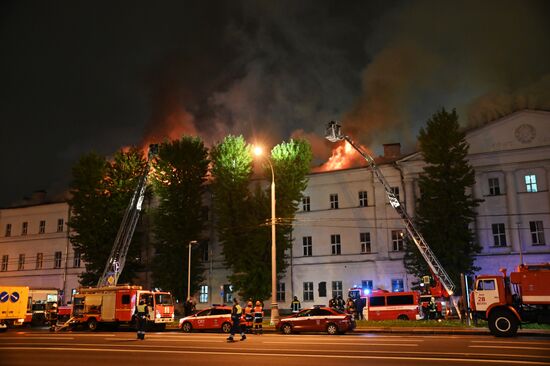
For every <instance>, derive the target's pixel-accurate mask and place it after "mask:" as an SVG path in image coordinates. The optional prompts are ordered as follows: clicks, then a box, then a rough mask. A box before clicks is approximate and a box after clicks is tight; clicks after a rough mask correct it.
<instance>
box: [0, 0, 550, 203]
mask: <svg viewBox="0 0 550 366" xmlns="http://www.w3.org/2000/svg"><path fill="white" fill-rule="evenodd" d="M549 14H550V2H549V1H505V0H498V1H462V0H461V1H458V0H457V1H442V0H439V1H435V0H434V1H388V0H383V1H366V0H365V1H344V0H338V1H323V0H311V1H300V0H289V1H282V0H272V1H244V0H243V1H237V0H227V1H207V0H202V1H185V0H180V1H147V2H145V1H143V2H141V1H79V0H70V1H24V0H23V1H22V0H18V1H6V0H4V1H2V2H0V47H1V48H0V123H1V124H0V126H1V130H0V154H1V158H0V159H1V160H0V162H1V168H2V170H1V172H2V173H1V180H0V207H7V206H9V205H12V204H19V203H21V199H22V198H23V197H24V196H28V195H30V194H31V193H32V192H33V191H35V190H47V191H48V193H49V195H50V197H52V198H54V197H56V196H58V195H59V194H60V193H62V192H63V191H64V190H66V188H67V185H68V182H69V181H70V175H71V166H72V165H73V164H74V163H75V162H76V161H77V159H78V158H79V157H80V156H81V155H83V154H85V153H88V152H91V151H95V152H97V153H100V154H103V155H105V156H111V155H112V154H113V153H114V152H115V151H117V150H118V149H120V148H121V147H123V146H128V145H137V146H143V145H145V144H147V143H149V142H152V141H162V140H163V139H164V138H175V137H179V136H181V134H192V135H199V136H201V137H202V138H203V139H204V140H205V142H206V143H207V144H208V145H210V144H212V143H215V142H217V141H219V140H220V139H221V138H223V137H224V136H225V135H227V134H229V133H233V134H243V135H245V137H246V138H247V139H249V140H250V141H264V142H265V143H266V144H267V145H271V146H272V145H274V144H277V143H279V142H280V141H281V140H288V139H289V138H290V137H297V136H302V137H306V138H308V139H310V141H311V143H312V144H313V147H314V153H315V155H316V163H320V162H323V161H324V160H326V158H327V157H328V156H329V155H330V148H331V146H330V145H328V143H325V142H323V139H322V136H323V132H324V127H325V124H326V123H327V122H328V121H330V120H333V119H337V120H341V121H342V123H343V125H344V128H345V129H346V132H347V133H348V134H350V135H352V136H353V137H354V139H355V140H356V141H358V142H361V143H362V144H364V145H366V146H369V147H370V148H371V149H373V150H374V151H375V152H377V153H380V152H381V151H380V150H379V149H380V147H381V144H383V143H389V142H401V144H402V146H403V150H404V151H405V152H412V151H414V149H415V140H416V135H417V132H418V129H419V128H420V127H421V126H422V125H423V124H424V123H425V121H426V119H427V118H428V117H429V116H430V115H431V114H433V113H434V112H435V111H436V110H437V109H439V108H441V107H446V108H447V109H452V108H456V109H457V111H458V112H459V115H460V118H461V123H462V125H463V126H465V127H473V126H478V125H481V124H483V123H486V122H487V121H490V120H492V119H495V118H498V117H500V116H503V115H505V114H508V113H511V112H513V111H515V110H520V109H524V108H533V109H544V110H550V47H549V45H550V21H549V20H548V19H549Z"/></svg>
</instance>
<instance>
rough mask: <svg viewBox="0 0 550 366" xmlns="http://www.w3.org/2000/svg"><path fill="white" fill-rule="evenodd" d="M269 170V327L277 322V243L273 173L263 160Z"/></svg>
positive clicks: (259, 150)
mask: <svg viewBox="0 0 550 366" xmlns="http://www.w3.org/2000/svg"><path fill="white" fill-rule="evenodd" d="M254 155H256V156H262V155H263V149H262V148H261V147H260V146H256V147H254ZM265 160H266V161H267V163H268V164H269V168H271V321H270V324H271V325H275V324H277V322H278V321H279V304H277V245H276V244H277V241H276V238H275V221H276V219H275V172H274V170H273V164H271V160H270V159H269V158H267V157H266V158H265Z"/></svg>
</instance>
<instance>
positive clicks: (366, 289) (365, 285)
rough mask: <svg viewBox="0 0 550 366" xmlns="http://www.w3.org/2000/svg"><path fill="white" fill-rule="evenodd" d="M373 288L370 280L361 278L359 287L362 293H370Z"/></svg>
mask: <svg viewBox="0 0 550 366" xmlns="http://www.w3.org/2000/svg"><path fill="white" fill-rule="evenodd" d="M372 288H373V284H372V280H363V281H361V289H362V290H363V294H367V293H369V294H370V293H371V292H372Z"/></svg>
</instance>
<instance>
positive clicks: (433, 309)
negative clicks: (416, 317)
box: [428, 296, 437, 320]
mask: <svg viewBox="0 0 550 366" xmlns="http://www.w3.org/2000/svg"><path fill="white" fill-rule="evenodd" d="M436 318H437V304H436V302H435V297H433V296H432V297H431V298H430V303H429V304H428V319H432V320H435V319H436Z"/></svg>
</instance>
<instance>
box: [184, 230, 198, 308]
mask: <svg viewBox="0 0 550 366" xmlns="http://www.w3.org/2000/svg"><path fill="white" fill-rule="evenodd" d="M197 243H198V242H197V241H196V240H191V241H190V242H189V245H188V247H189V263H188V267H187V299H185V300H186V301H187V300H189V299H190V298H191V247H192V246H193V245H195V244H197Z"/></svg>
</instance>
